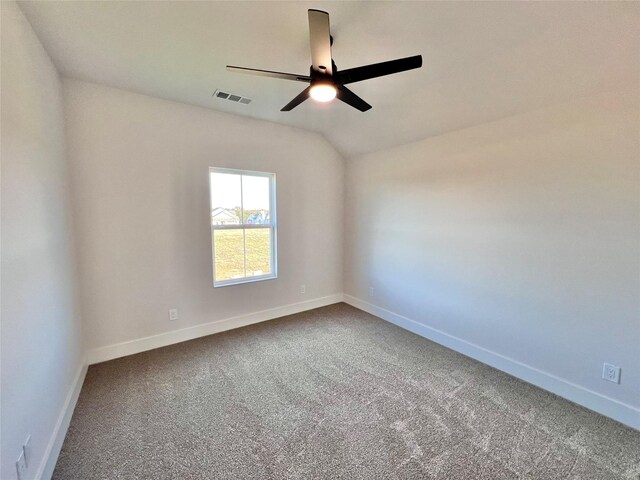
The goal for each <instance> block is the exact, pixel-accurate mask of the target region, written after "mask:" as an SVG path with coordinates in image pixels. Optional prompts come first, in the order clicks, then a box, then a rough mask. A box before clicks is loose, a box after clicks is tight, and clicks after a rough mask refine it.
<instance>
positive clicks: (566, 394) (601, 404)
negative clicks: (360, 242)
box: [344, 294, 640, 430]
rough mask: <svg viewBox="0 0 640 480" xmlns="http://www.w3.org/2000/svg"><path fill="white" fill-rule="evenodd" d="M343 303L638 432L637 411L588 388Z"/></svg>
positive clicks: (352, 301) (347, 298) (359, 304)
mask: <svg viewBox="0 0 640 480" xmlns="http://www.w3.org/2000/svg"><path fill="white" fill-rule="evenodd" d="M344 302H345V303H348V304H349V305H351V306H353V307H356V308H358V309H360V310H364V311H365V312H367V313H370V314H372V315H375V316H376V317H380V318H382V319H383V320H386V321H388V322H391V323H393V324H395V325H397V326H399V327H401V328H404V329H405V330H409V331H410V332H413V333H415V334H417V335H420V336H421V337H425V338H428V339H429V340H432V341H434V342H436V343H439V344H440V345H444V346H445V347H448V348H450V349H452V350H455V351H456V352H459V353H462V354H463V355H466V356H468V357H471V358H473V359H475V360H478V361H479V362H482V363H485V364H487V365H490V366H492V367H494V368H496V369H498V370H502V371H503V372H506V373H508V374H509V375H513V376H514V377H517V378H519V379H521V380H524V381H525V382H528V383H531V384H533V385H536V386H537V387H540V388H542V389H544V390H547V391H549V392H551V393H555V394H556V395H559V396H561V397H563V398H566V399H567V400H571V401H572V402H574V403H577V404H579V405H582V406H583V407H586V408H588V409H590V410H593V411H595V412H598V413H600V414H602V415H604V416H606V417H609V418H613V419H614V420H617V421H618V422H620V423H624V424H625V425H628V426H629V427H631V428H634V429H636V430H640V410H639V409H637V408H635V407H633V406H631V405H627V404H625V403H622V402H619V401H618V400H615V399H613V398H610V397H607V396H605V395H602V394H600V393H597V392H594V391H592V390H589V389H587V388H584V387H581V386H580V385H576V384H575V383H571V382H570V381H568V380H565V379H563V378H560V377H557V376H555V375H552V374H550V373H547V372H543V371H542V370H538V369H537V368H535V367H532V366H530V365H526V364H524V363H521V362H519V361H517V360H514V359H512V358H509V357H505V356H504V355H500V354H499V353H496V352H492V351H491V350H487V349H486V348H483V347H481V346H479V345H476V344H473V343H470V342H467V341H466V340H463V339H461V338H458V337H454V336H453V335H449V334H448V333H445V332H443V331H441V330H437V329H435V328H432V327H429V326H427V325H424V324H421V323H418V322H416V321H415V320H411V319H410V318H407V317H404V316H402V315H398V314H397V313H394V312H391V311H389V310H386V309H384V308H381V307H378V306H376V305H373V304H371V303H368V302H365V301H364V300H360V299H359V298H356V297H353V296H351V295H347V294H345V295H344Z"/></svg>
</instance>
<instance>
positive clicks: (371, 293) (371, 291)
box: [369, 287, 373, 297]
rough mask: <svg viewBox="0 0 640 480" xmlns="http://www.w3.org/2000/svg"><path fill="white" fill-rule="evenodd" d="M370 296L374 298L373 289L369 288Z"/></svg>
mask: <svg viewBox="0 0 640 480" xmlns="http://www.w3.org/2000/svg"><path fill="white" fill-rule="evenodd" d="M369 296H370V297H373V287H369Z"/></svg>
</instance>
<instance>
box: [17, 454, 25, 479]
mask: <svg viewBox="0 0 640 480" xmlns="http://www.w3.org/2000/svg"><path fill="white" fill-rule="evenodd" d="M16 472H17V473H18V480H27V462H26V461H25V458H24V451H21V452H20V456H19V457H18V460H17V461H16Z"/></svg>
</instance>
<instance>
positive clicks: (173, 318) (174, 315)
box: [169, 308, 179, 322]
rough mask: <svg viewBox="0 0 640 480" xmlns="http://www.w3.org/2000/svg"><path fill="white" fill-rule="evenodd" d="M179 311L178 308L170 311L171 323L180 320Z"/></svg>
mask: <svg viewBox="0 0 640 480" xmlns="http://www.w3.org/2000/svg"><path fill="white" fill-rule="evenodd" d="M178 318H179V317H178V309H177V308H172V309H170V310H169V321H170V322H175V321H176V320H178Z"/></svg>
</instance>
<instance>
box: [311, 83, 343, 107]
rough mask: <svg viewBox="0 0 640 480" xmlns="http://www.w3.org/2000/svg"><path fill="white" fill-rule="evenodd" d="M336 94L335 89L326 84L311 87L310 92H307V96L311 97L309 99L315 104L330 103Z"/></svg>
mask: <svg viewBox="0 0 640 480" xmlns="http://www.w3.org/2000/svg"><path fill="white" fill-rule="evenodd" d="M336 93H337V90H336V87H334V86H333V85H328V84H326V83H324V84H319V85H314V86H313V87H311V90H309V95H311V98H313V99H314V100H315V101H316V102H330V101H331V100H333V99H334V98H336Z"/></svg>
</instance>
